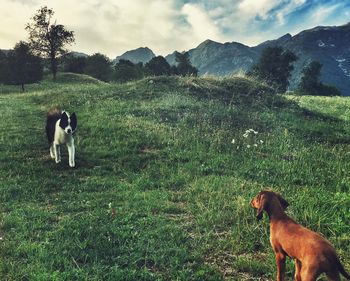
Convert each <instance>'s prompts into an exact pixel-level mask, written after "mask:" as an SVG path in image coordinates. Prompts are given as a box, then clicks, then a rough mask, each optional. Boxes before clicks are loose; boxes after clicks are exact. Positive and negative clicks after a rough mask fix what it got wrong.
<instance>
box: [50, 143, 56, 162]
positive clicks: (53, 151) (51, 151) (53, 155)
mask: <svg viewBox="0 0 350 281" xmlns="http://www.w3.org/2000/svg"><path fill="white" fill-rule="evenodd" d="M50 156H51V158H52V159H55V148H54V144H53V143H51V145H50Z"/></svg>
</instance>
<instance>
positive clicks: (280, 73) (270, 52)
mask: <svg viewBox="0 0 350 281" xmlns="http://www.w3.org/2000/svg"><path fill="white" fill-rule="evenodd" d="M296 60H297V56H296V55H295V54H294V53H292V52H291V51H288V50H283V48H282V47H267V48H266V49H264V50H263V52H262V54H261V57H260V59H259V61H258V63H257V64H256V65H255V66H254V67H253V68H252V70H251V71H250V72H248V76H252V77H254V78H257V79H258V80H261V81H264V82H266V83H267V84H269V85H271V86H272V87H273V88H275V89H276V91H278V92H285V91H286V90H287V87H288V85H289V81H288V80H289V77H290V75H291V72H292V70H293V69H294V66H293V62H295V61H296Z"/></svg>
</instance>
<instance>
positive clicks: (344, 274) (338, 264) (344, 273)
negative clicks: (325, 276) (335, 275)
mask: <svg viewBox="0 0 350 281" xmlns="http://www.w3.org/2000/svg"><path fill="white" fill-rule="evenodd" d="M337 267H338V270H339V272H340V273H341V274H342V275H343V276H344V277H345V278H346V279H348V280H350V275H349V274H348V273H347V272H346V271H345V269H344V266H343V265H342V264H341V262H340V260H339V258H337Z"/></svg>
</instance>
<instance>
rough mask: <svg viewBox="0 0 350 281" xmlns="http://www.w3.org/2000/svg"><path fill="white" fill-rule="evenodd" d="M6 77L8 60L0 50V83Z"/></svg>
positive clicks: (4, 80) (3, 81)
mask: <svg viewBox="0 0 350 281" xmlns="http://www.w3.org/2000/svg"><path fill="white" fill-rule="evenodd" d="M7 77H8V61H7V56H6V54H5V53H4V52H2V51H0V83H5V82H6V80H7Z"/></svg>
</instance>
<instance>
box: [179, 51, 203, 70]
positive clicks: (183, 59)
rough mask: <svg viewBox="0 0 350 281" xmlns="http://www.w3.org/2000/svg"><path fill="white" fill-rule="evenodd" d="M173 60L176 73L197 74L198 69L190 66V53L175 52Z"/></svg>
mask: <svg viewBox="0 0 350 281" xmlns="http://www.w3.org/2000/svg"><path fill="white" fill-rule="evenodd" d="M175 61H176V62H177V66H176V69H177V73H178V74H179V75H181V76H197V75H198V69H197V68H195V67H194V66H192V64H191V61H190V55H189V53H188V52H185V53H179V52H176V54H175Z"/></svg>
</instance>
